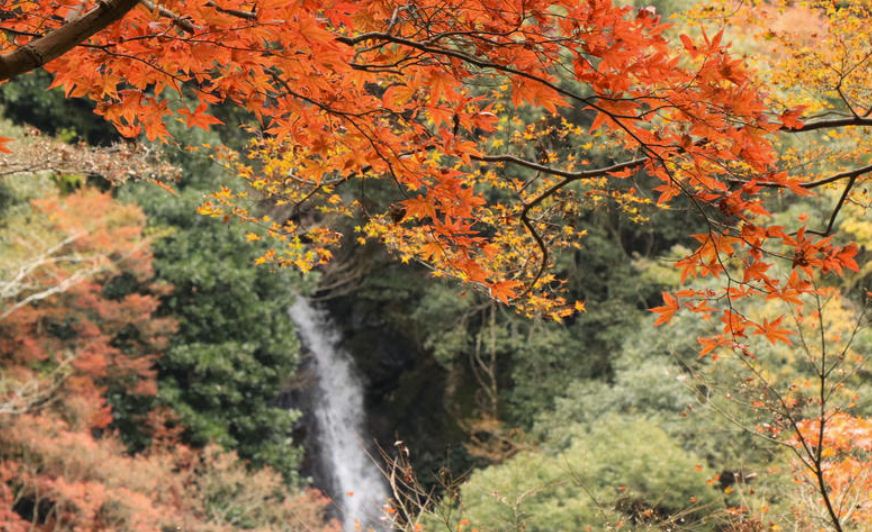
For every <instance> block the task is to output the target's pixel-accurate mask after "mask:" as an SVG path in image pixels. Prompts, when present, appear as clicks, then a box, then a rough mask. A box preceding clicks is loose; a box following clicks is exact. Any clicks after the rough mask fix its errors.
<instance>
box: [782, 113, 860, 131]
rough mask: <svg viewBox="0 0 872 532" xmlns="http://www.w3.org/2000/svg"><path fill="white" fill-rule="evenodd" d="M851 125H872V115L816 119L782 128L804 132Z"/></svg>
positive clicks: (783, 129)
mask: <svg viewBox="0 0 872 532" xmlns="http://www.w3.org/2000/svg"><path fill="white" fill-rule="evenodd" d="M851 126H856V127H870V126H872V117H863V116H852V117H848V118H830V119H827V120H815V121H814V122H808V123H807V124H803V125H802V126H800V127H789V126H784V127H782V128H781V130H782V131H787V132H788V133H802V132H805V131H814V130H816V129H830V128H839V127H851Z"/></svg>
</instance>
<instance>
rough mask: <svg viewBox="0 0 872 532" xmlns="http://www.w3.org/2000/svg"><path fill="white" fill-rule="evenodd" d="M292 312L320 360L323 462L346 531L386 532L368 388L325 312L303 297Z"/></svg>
mask: <svg viewBox="0 0 872 532" xmlns="http://www.w3.org/2000/svg"><path fill="white" fill-rule="evenodd" d="M289 314H290V316H291V320H293V322H294V323H295V324H296V325H297V331H298V332H299V334H300V336H301V338H302V340H303V344H305V346H306V348H307V349H308V350H309V351H310V352H311V353H312V356H313V358H314V365H315V373H316V375H317V379H318V384H317V387H316V388H317V391H316V397H315V401H314V409H315V419H316V421H317V423H318V443H319V446H320V458H321V460H322V461H323V466H324V467H325V469H326V470H327V471H329V473H330V475H331V476H332V480H333V487H334V490H335V491H336V498H337V499H338V502H339V507H340V510H341V511H342V525H343V529H344V530H345V531H346V532H349V531H353V530H357V529H358V528H357V527H358V526H360V527H361V528H363V529H366V528H367V527H376V528H382V527H383V525H381V524H380V520H379V517H380V516H381V515H382V508H383V506H384V504H385V502H386V501H387V491H386V489H385V485H384V479H383V478H382V476H381V473H380V472H379V470H378V468H377V467H376V466H375V464H373V462H372V460H371V458H370V456H369V455H368V454H367V452H366V443H365V441H366V440H365V438H364V437H362V426H363V420H364V417H365V412H364V409H363V388H362V386H361V384H360V381H359V380H358V379H357V376H356V375H355V372H354V368H353V364H352V360H351V357H350V356H349V355H348V353H346V352H344V351H342V350H341V349H339V347H338V345H339V339H340V338H339V333H338V331H337V330H336V328H335V327H334V326H333V324H332V323H331V322H330V320H329V318H328V316H327V314H326V313H325V312H324V311H322V310H319V309H316V308H314V307H313V306H312V305H311V304H310V303H309V302H308V301H307V300H306V299H304V298H302V297H298V298H297V300H296V301H295V302H294V305H293V306H292V307H291V308H290V310H289Z"/></svg>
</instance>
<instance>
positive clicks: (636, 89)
mask: <svg viewBox="0 0 872 532" xmlns="http://www.w3.org/2000/svg"><path fill="white" fill-rule="evenodd" d="M751 4H752V6H751V7H748V6H746V7H745V8H744V9H728V8H730V7H731V2H729V1H726V0H724V1H713V2H705V3H703V6H702V7H701V8H700V10H699V11H698V14H697V15H696V18H693V15H691V17H692V20H694V21H695V22H697V23H700V24H702V25H709V26H711V25H712V21H724V20H740V19H739V18H731V17H742V16H746V17H747V16H748V14H749V13H757V11H753V12H752V11H750V10H751V9H759V10H760V12H763V13H767V10H778V9H779V8H784V7H785V6H786V5H787V2H771V3H764V2H753V3H751ZM807 4H808V7H807V8H804V9H808V10H809V13H810V14H811V15H812V16H814V17H816V20H819V21H820V24H819V27H818V28H817V30H818V32H819V34H820V35H823V39H824V43H825V44H824V45H823V46H821V45H819V44H816V45H815V46H816V47H818V46H819V47H820V48H821V49H822V51H821V52H816V51H815V50H813V49H812V45H811V44H810V38H809V36H808V35H805V36H802V35H800V36H798V38H797V36H795V35H792V34H791V32H790V31H789V28H787V29H784V30H781V29H779V28H777V27H774V26H772V27H769V26H764V25H762V24H761V26H760V27H762V28H766V29H765V31H764V41H767V42H770V43H771V45H772V46H773V48H771V49H769V50H767V51H768V52H769V54H768V57H770V58H771V60H772V61H773V63H774V64H772V65H770V67H771V68H767V69H761V70H762V71H764V72H771V73H774V74H765V73H764V74H760V73H758V72H757V71H756V70H754V69H753V68H751V67H749V65H748V61H745V60H743V59H742V58H740V57H737V56H736V55H735V54H733V53H732V52H731V50H730V45H729V44H728V43H727V40H726V38H725V37H724V31H723V29H721V30H720V31H712V32H710V34H709V33H706V32H705V31H702V32H701V34H700V35H699V36H695V37H694V36H690V35H680V36H678V37H677V38H675V37H674V36H673V35H672V34H670V33H669V31H670V30H669V27H668V25H666V24H664V23H663V22H662V21H661V20H660V19H659V17H658V16H657V13H656V10H654V9H653V8H650V7H648V8H642V9H632V8H629V7H620V6H615V5H613V4H612V2H610V1H608V0H590V1H587V2H578V1H556V0H550V1H549V0H524V1H510V0H477V1H464V2H459V1H451V0H448V1H446V0H439V1H435V0H420V1H417V2H391V1H384V0H368V1H361V2H343V1H338V0H337V1H329V2H311V1H305V0H304V1H299V2H290V3H289V2H284V1H279V0H264V1H259V2H256V3H251V2H243V1H239V0H220V1H219V0H193V1H182V0H168V1H164V2H150V1H149V2H137V1H135V0H105V1H102V2H87V1H86V2H72V1H70V2H57V3H45V2H33V1H20V0H19V1H10V2H4V7H5V8H6V10H7V12H8V16H7V17H5V18H4V20H3V22H2V25H0V29H2V30H3V31H4V34H5V36H6V41H5V43H4V45H3V52H4V55H2V56H0V79H8V78H11V77H13V76H15V75H18V74H20V73H22V72H25V71H27V70H30V69H33V68H36V67H40V66H44V67H45V68H46V69H47V70H48V71H49V72H51V73H52V74H53V75H54V84H55V86H60V87H63V88H64V90H65V91H66V93H67V94H68V95H69V96H76V97H87V98H90V99H92V100H94V101H96V102H97V112H98V113H99V114H101V115H102V116H103V117H105V118H106V119H107V120H109V121H110V122H112V123H114V124H115V125H116V127H117V128H118V129H119V131H120V132H121V133H122V134H124V135H126V136H130V137H133V136H137V135H139V134H140V133H144V134H145V136H146V137H148V138H149V139H164V138H166V137H168V135H169V133H168V130H167V128H166V126H165V123H164V120H165V119H166V118H168V117H175V118H176V119H178V120H181V121H183V122H184V123H185V124H186V125H187V126H188V127H200V128H208V127H210V126H211V125H215V124H218V123H220V120H218V119H217V118H215V116H213V115H212V114H211V113H210V110H209V109H210V105H214V104H219V103H231V104H235V105H238V106H240V107H242V108H244V109H246V110H247V111H249V112H250V113H252V115H254V116H255V117H256V118H257V119H258V123H259V125H258V126H257V127H256V131H255V133H256V134H255V135H253V140H252V142H251V146H250V148H249V149H248V150H247V151H246V152H244V153H222V154H221V157H222V158H223V159H224V160H225V161H226V163H227V164H228V165H230V166H231V167H233V168H235V169H236V170H237V171H238V173H239V174H240V175H241V176H242V177H243V178H244V179H245V180H247V181H248V183H249V184H250V186H251V190H249V191H242V192H238V191H233V190H231V189H230V188H223V189H221V190H220V191H218V192H216V193H215V194H214V195H213V196H212V198H211V199H210V201H209V202H207V203H205V204H204V205H203V206H201V208H200V212H201V213H202V214H205V215H211V216H215V217H229V216H235V217H238V218H241V219H243V220H246V221H248V222H250V223H252V224H256V225H259V226H261V227H262V228H263V231H264V232H265V233H266V234H267V235H268V236H269V237H271V239H273V240H274V241H276V245H275V246H273V247H272V248H271V249H270V250H269V251H268V252H267V253H266V254H264V256H263V257H261V258H260V259H259V261H260V262H274V263H277V264H282V265H290V264H293V265H296V266H297V267H299V268H301V269H303V270H308V269H311V268H312V267H314V266H316V265H318V264H322V263H325V262H327V261H329V260H330V258H331V257H332V255H333V249H335V247H336V246H337V245H338V243H339V242H340V234H339V233H338V232H337V231H336V229H335V228H334V227H333V226H331V221H332V219H333V217H336V216H351V215H358V214H362V215H363V217H364V221H363V222H362V223H361V225H360V227H359V233H360V238H361V239H364V240H365V239H367V238H376V239H379V240H381V241H382V242H384V243H385V244H386V245H387V246H388V248H389V249H391V250H393V251H394V252H396V254H397V255H398V256H399V257H400V258H401V260H403V261H410V260H415V261H418V262H421V263H422V264H425V265H427V266H428V267H430V268H432V270H433V272H434V274H436V275H440V276H449V277H453V278H457V279H460V280H462V281H465V282H468V283H471V284H472V285H475V286H478V287H480V288H482V289H483V290H485V291H487V292H488V293H489V294H490V295H491V296H492V297H493V298H495V299H498V300H500V301H503V302H511V303H513V304H514V305H516V306H517V307H518V308H519V309H520V310H521V311H522V312H524V313H526V314H528V315H545V316H549V317H551V318H553V319H555V320H561V319H563V318H566V317H568V316H571V315H572V314H573V313H575V312H578V311H582V310H584V303H583V302H574V301H566V300H565V298H564V295H563V294H562V293H561V286H562V285H561V283H560V281H559V278H557V277H556V276H555V274H554V272H553V271H552V270H553V269H554V257H555V256H556V255H558V254H559V253H561V252H562V251H563V250H571V249H573V248H574V247H576V246H578V245H579V242H580V241H583V236H584V228H583V227H577V226H575V225H574V224H573V223H572V220H573V216H572V214H573V213H575V212H577V210H578V209H579V208H582V207H583V203H582V202H581V201H580V200H579V198H580V196H581V195H582V194H584V195H585V196H586V197H589V198H593V199H596V198H600V199H603V198H605V199H607V200H608V201H614V202H616V203H618V204H619V205H621V206H622V208H624V209H625V210H626V212H627V213H628V214H630V215H631V216H633V215H635V213H636V212H638V209H639V208H640V207H643V206H644V207H645V208H652V209H656V208H660V209H668V208H681V209H686V210H687V211H688V212H689V213H691V215H693V216H695V217H697V218H699V219H700V220H702V221H703V222H704V226H705V230H704V231H703V232H701V233H698V234H695V235H692V238H693V239H694V240H695V242H696V244H695V248H694V249H692V250H691V251H690V253H689V254H688V255H687V256H686V257H684V258H683V259H681V260H680V261H679V262H678V266H679V268H680V269H681V276H682V282H685V281H686V282H691V283H692V282H693V281H694V280H695V279H703V278H716V279H718V280H719V281H721V282H720V283H719V284H717V285H709V286H706V287H704V288H697V287H696V286H697V285H694V284H689V285H688V286H687V287H686V288H684V289H682V290H679V291H677V292H675V293H671V294H664V296H663V298H664V304H663V305H661V306H658V307H656V308H654V309H653V310H654V311H655V312H656V313H657V314H658V315H659V317H658V320H657V321H658V324H665V323H666V322H668V321H669V320H670V319H671V317H672V316H674V315H675V314H677V313H678V312H680V311H685V310H687V311H691V312H693V313H696V314H697V315H699V316H700V317H701V318H704V319H709V318H712V317H715V316H717V317H719V318H720V320H721V323H722V328H721V330H720V332H719V333H718V334H715V335H710V336H707V337H704V338H701V339H700V345H701V355H704V356H711V355H716V354H717V353H718V352H719V351H722V350H726V351H734V352H736V353H737V354H739V355H740V356H746V352H747V353H750V352H749V351H748V349H747V344H748V340H747V339H748V338H750V337H753V336H762V337H764V338H766V339H767V340H769V341H770V342H771V343H773V344H775V343H781V344H787V343H790V342H791V336H792V335H794V334H796V332H795V331H793V332H791V331H788V330H787V329H785V326H784V323H785V320H786V319H787V316H790V315H791V313H797V314H802V312H803V306H804V305H806V304H807V303H808V301H809V300H810V299H811V300H815V299H817V298H820V297H821V296H822V294H823V292H822V290H823V289H824V288H823V285H822V283H821V281H822V280H825V279H826V278H827V277H832V276H834V275H840V274H843V273H844V272H845V271H856V270H859V265H858V264H857V261H856V257H857V254H858V247H857V245H856V244H854V243H851V242H846V241H840V240H839V239H837V238H836V236H837V235H835V234H834V231H835V230H836V229H837V223H836V222H837V219H838V216H839V213H840V212H841V211H842V209H843V208H844V206H845V205H846V204H849V203H852V202H856V201H858V200H857V199H856V197H857V195H858V194H859V192H858V191H860V190H862V189H863V186H862V185H863V180H864V178H865V177H867V176H868V175H869V173H872V166H870V164H869V160H868V157H869V154H868V153H867V151H866V150H864V145H868V143H867V144H864V142H867V141H868V130H869V129H868V128H869V127H870V126H872V100H870V98H872V95H870V92H869V87H870V84H869V83H868V80H869V79H870V76H872V74H870V72H872V66H870V61H869V58H870V55H872V53H870V50H869V45H868V31H866V30H865V28H864V24H865V23H868V18H869V9H870V3H869V1H868V0H862V1H858V2H852V3H851V4H850V6H841V5H837V4H835V3H833V2H826V1H819V2H810V3H807ZM773 12H774V11H773ZM761 18H763V19H765V18H766V17H761ZM767 32H768V33H767ZM816 35H817V34H816ZM816 39H817V37H816ZM809 58H812V59H813V60H814V61H812V62H815V65H816V67H815V68H803V67H802V65H803V64H808V63H809V62H810V61H809ZM767 76H768V77H767ZM182 92H187V93H188V94H190V95H192V99H193V103H192V104H190V105H187V104H183V105H179V104H171V103H170V100H169V98H168V96H169V95H170V94H172V93H182ZM531 109H532V110H536V112H538V113H540V114H541V115H543V116H545V119H544V120H537V121H534V122H530V121H528V120H527V119H525V117H524V115H523V113H524V111H526V110H531ZM549 120H550V123H549ZM821 135H827V136H829V137H830V138H832V139H835V141H834V142H831V143H829V144H819V143H814V142H807V141H803V140H802V139H800V140H796V138H797V137H799V136H805V137H803V138H806V139H808V138H812V139H818V138H819V137H820V136H821ZM504 137H506V138H504ZM528 137H529V138H528ZM535 139H538V140H541V141H542V142H540V143H533V142H530V141H531V140H535ZM558 143H560V144H561V145H562V146H568V147H569V149H565V150H559V151H558V150H551V149H548V148H549V147H551V146H554V145H556V144H558ZM537 150H538V151H537ZM592 154H597V155H598V157H593V156H592ZM606 158H607V159H609V160H605V159H606ZM593 160H598V161H600V164H595V163H593V162H592V161H593ZM377 179H378V180H382V181H385V182H387V183H389V184H391V185H392V186H393V189H394V196H393V197H392V199H391V201H390V202H389V204H388V205H387V206H384V205H382V206H378V204H375V203H374V202H372V201H368V198H367V196H366V186H367V183H368V182H369V181H372V180H377ZM832 187H841V189H840V192H839V193H837V197H836V198H835V201H834V203H833V206H832V208H831V209H830V211H829V215H828V216H827V218H826V219H825V220H823V222H822V223H821V222H819V221H817V220H815V221H811V222H809V221H808V220H804V219H802V218H797V219H790V220H788V221H787V223H782V222H776V221H775V218H774V217H773V216H772V213H771V203H772V202H773V201H777V199H778V198H779V197H782V196H783V195H784V194H793V195H799V196H805V195H810V194H815V193H817V192H818V191H821V190H823V191H825V192H824V193H823V195H825V196H826V195H827V194H829V192H826V191H827V190H828V189H830V188H832ZM358 191H359V192H358ZM593 199H592V201H593ZM264 200H266V201H268V202H270V203H271V204H272V205H274V206H276V209H274V211H273V214H272V215H271V216H263V215H261V214H260V213H259V212H258V211H257V210H256V208H254V207H253V205H254V204H256V203H258V202H261V201H264ZM251 238H252V239H257V238H260V236H258V234H257V233H252V236H251ZM760 299H764V300H769V301H777V302H781V303H783V304H784V305H785V306H786V308H787V309H789V310H787V311H777V312H775V313H762V314H761V315H759V316H756V315H755V313H753V312H752V311H751V309H752V308H753V307H754V305H756V302H757V301H758V300H760ZM750 354H753V353H750ZM820 406H821V409H822V410H823V409H824V407H823V404H821V405H820ZM826 417H827V415H826V413H823V414H821V417H820V420H821V422H820V430H821V432H824V428H823V427H824V424H825V422H824V421H823V420H824V419H825V418H826ZM821 439H823V438H821ZM818 448H819V449H820V447H818ZM821 490H822V495H823V497H824V499H827V489H826V488H825V487H824V486H823V485H821ZM827 505H828V506H830V503H829V502H827ZM830 510H831V511H830V515H831V517H832V519H833V521H834V526H835V527H836V528H839V527H840V525H839V522H840V518H839V516H838V515H836V514H835V512H834V511H832V508H830Z"/></svg>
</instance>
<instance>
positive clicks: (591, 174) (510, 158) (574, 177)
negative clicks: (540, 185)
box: [470, 155, 649, 203]
mask: <svg viewBox="0 0 872 532" xmlns="http://www.w3.org/2000/svg"><path fill="white" fill-rule="evenodd" d="M470 159H472V160H474V161H482V162H489V163H500V162H505V163H512V164H516V165H518V166H523V167H526V168H530V169H532V170H536V171H539V172H544V173H546V174H551V175H556V176H560V177H563V178H566V179H565V181H561V182H560V183H558V184H557V185H555V187H557V188H561V187H563V186H566V185H567V184H569V183H571V182H573V181H578V180H579V179H592V178H595V177H602V176H604V175H606V174H607V173H609V172H617V171H620V170H624V169H626V168H633V167H636V166H641V165H643V164H645V162H647V161H648V159H649V158H648V157H640V158H638V159H633V160H630V161H624V162H622V163H616V164H613V165H611V166H606V167H603V168H594V169H592V170H581V171H579V172H568V171H566V170H560V169H558V168H552V167H550V166H546V165H543V164H539V163H536V162H533V161H529V160H527V159H522V158H520V157H516V156H514V155H481V156H478V155H472V156H470ZM558 185H559V186H558ZM552 188H554V187H552ZM554 192H556V190H555V191H554ZM551 193H553V192H551ZM542 199H545V198H542ZM539 201H541V200H539ZM539 201H537V202H536V203H539Z"/></svg>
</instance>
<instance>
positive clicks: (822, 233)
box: [809, 176, 857, 236]
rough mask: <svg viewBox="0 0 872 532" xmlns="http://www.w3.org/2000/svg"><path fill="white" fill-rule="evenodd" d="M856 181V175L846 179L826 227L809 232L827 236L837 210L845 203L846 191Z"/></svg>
mask: <svg viewBox="0 0 872 532" xmlns="http://www.w3.org/2000/svg"><path fill="white" fill-rule="evenodd" d="M856 181H857V176H852V177H851V179H849V180H848V184H847V185H845V190H843V191H842V195H841V197H839V201H838V202H837V203H836V207H835V208H834V209H833V213H832V214H831V215H830V223H828V224H827V228H826V229H825V230H824V231H823V232H821V231H809V233H813V234H816V235H820V236H828V235H829V234H830V232H831V231H832V230H833V225H834V224H835V223H836V218H837V217H838V216H839V211H840V210H842V205H844V204H845V201H846V200H847V199H848V193H850V192H851V188H853V187H854V183H855V182H856Z"/></svg>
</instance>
